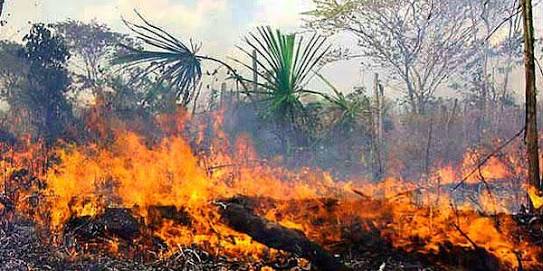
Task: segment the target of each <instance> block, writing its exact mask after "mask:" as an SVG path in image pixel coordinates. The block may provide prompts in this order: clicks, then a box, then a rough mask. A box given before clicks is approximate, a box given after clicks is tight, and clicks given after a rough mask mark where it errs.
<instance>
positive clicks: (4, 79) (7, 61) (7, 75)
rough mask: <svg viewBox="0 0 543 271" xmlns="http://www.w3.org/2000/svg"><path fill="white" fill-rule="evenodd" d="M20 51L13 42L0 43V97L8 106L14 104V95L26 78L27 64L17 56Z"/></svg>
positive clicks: (17, 45)
mask: <svg viewBox="0 0 543 271" xmlns="http://www.w3.org/2000/svg"><path fill="white" fill-rule="evenodd" d="M22 49H23V48H22V46H21V45H20V44H17V43H15V42H10V41H0V63H2V65H0V96H1V97H2V98H3V99H4V100H5V101H6V102H7V103H8V104H12V103H13V102H14V100H13V99H15V98H16V97H15V95H14V94H15V93H16V92H17V89H18V88H19V89H20V88H22V87H23V85H24V83H25V79H26V78H27V74H28V65H27V62H26V61H25V60H24V59H22V58H21V57H20V56H19V53H20V51H21V50H22Z"/></svg>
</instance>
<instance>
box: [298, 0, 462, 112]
mask: <svg viewBox="0 0 543 271" xmlns="http://www.w3.org/2000/svg"><path fill="white" fill-rule="evenodd" d="M468 2H469V1H468ZM314 3H315V5H316V9H315V10H313V11H310V12H307V13H306V14H307V15H309V16H310V19H309V20H308V25H309V27H311V28H314V29H318V30H324V31H325V32H328V33H330V34H333V33H336V32H347V33H351V34H354V36H355V37H356V38H357V40H358V45H359V47H360V49H361V53H360V54H357V55H356V56H361V57H367V58H368V59H370V60H371V61H372V62H373V63H375V64H376V65H378V66H380V67H382V68H384V69H386V70H387V71H389V72H390V74H394V75H397V76H398V77H399V78H397V79H399V80H400V81H401V82H403V84H405V90H406V94H407V95H406V96H407V100H408V102H409V104H410V106H411V109H412V111H413V112H418V113H424V111H425V108H426V105H427V104H428V102H430V101H431V100H432V98H433V97H434V94H435V92H436V90H437V89H438V88H439V87H440V86H441V85H442V83H443V82H444V81H445V80H446V79H447V78H448V77H449V76H451V75H452V74H454V73H455V72H456V71H457V69H458V68H459V67H460V66H461V64H462V63H463V61H465V59H466V58H467V57H466V54H467V53H469V52H468V51H466V50H465V48H466V44H467V43H468V42H469V39H470V33H471V32H470V31H471V30H472V29H471V28H470V24H469V20H468V17H467V16H466V12H467V10H468V9H469V7H467V5H465V3H464V1H452V2H451V1H447V0H397V1H382V0H373V1H349V0H343V1H337V0H314Z"/></svg>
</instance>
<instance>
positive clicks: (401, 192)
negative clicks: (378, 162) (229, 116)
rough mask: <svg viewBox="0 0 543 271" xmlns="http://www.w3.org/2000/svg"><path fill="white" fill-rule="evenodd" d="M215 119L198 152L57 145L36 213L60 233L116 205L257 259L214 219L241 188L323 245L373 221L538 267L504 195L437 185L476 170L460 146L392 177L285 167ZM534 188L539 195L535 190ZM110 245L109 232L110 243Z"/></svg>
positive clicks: (427, 248) (262, 251)
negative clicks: (455, 155) (447, 158)
mask: <svg viewBox="0 0 543 271" xmlns="http://www.w3.org/2000/svg"><path fill="white" fill-rule="evenodd" d="M220 122H221V121H220V119H219V120H216V122H213V124H212V126H213V129H214V130H215V133H214V135H215V141H214V142H213V143H212V144H211V147H210V148H209V150H210V151H209V152H207V153H204V154H200V153H199V152H198V151H196V150H195V148H194V146H191V144H190V143H189V141H187V140H185V138H184V137H183V136H180V135H178V134H176V133H172V135H170V136H166V137H164V138H163V139H162V140H161V141H160V142H158V143H152V144H151V143H149V142H146V141H145V139H144V138H143V137H141V136H139V135H138V134H136V133H134V132H130V131H128V130H120V131H117V132H116V136H115V139H114V140H113V141H112V142H111V144H109V145H107V146H106V145H104V144H102V145H93V144H89V145H85V146H81V145H71V146H67V147H66V146H65V147H63V148H59V149H58V150H57V151H56V153H57V155H58V158H59V161H60V163H58V164H56V165H54V166H53V167H51V168H50V169H49V170H48V171H47V172H46V173H44V176H45V179H46V183H47V186H46V187H47V188H46V193H45V194H46V195H47V196H46V201H47V207H48V209H47V210H46V211H42V212H47V214H48V215H47V216H46V217H48V221H40V222H41V223H44V224H47V225H49V226H50V227H51V229H52V230H53V231H55V232H58V233H61V232H62V229H63V227H64V225H65V224H66V222H67V221H68V220H69V219H71V218H73V217H83V216H96V215H99V214H101V213H103V212H104V210H105V209H106V208H111V207H122V208H129V209H130V210H133V211H134V212H135V213H136V214H137V215H138V216H139V217H141V218H142V219H143V221H144V222H145V224H147V225H152V227H150V228H151V229H152V230H153V233H152V234H153V235H154V236H157V237H159V238H160V239H162V240H164V242H165V243H166V244H167V245H168V247H169V248H172V249H174V248H177V247H179V246H193V245H197V246H199V247H201V248H203V249H206V250H207V251H209V252H211V253H216V254H220V255H224V254H226V255H230V256H235V257H242V256H243V257H253V258H259V257H263V255H270V254H274V253H276V251H273V250H270V249H267V248H266V246H264V245H262V244H259V243H257V242H255V241H253V240H251V237H249V236H247V235H245V234H243V233H239V232H236V231H234V230H232V229H230V228H229V227H228V226H226V225H224V224H223V223H222V222H221V215H220V214H219V212H218V208H217V204H216V203H217V202H218V201H221V200H224V199H229V198H232V197H235V196H238V195H243V196H245V197H250V198H254V199H256V200H257V202H258V204H257V208H256V210H255V211H256V212H257V214H258V215H260V216H262V217H264V218H266V219H268V220H271V221H274V222H277V223H279V224H281V225H283V226H285V227H288V228H293V229H297V230H300V231H302V232H303V233H305V234H306V235H307V236H308V237H309V238H310V239H312V240H314V241H316V242H318V243H320V244H321V245H323V246H325V247H327V248H331V247H332V246H333V244H335V243H338V242H341V241H344V240H345V239H346V238H348V237H347V236H346V235H345V229H346V228H349V227H352V226H353V225H366V227H367V228H366V229H364V228H362V229H360V230H371V229H377V230H378V232H379V234H380V236H381V237H382V238H384V239H385V240H388V241H390V242H391V244H392V245H393V246H394V247H396V248H398V249H402V250H405V251H407V252H417V253H422V254H432V253H434V254H435V253H439V251H440V250H441V249H443V247H444V246H445V245H446V243H451V244H454V245H456V246H460V247H466V248H469V247H473V246H478V247H481V248H484V249H486V250H487V251H489V252H490V253H491V254H492V255H494V256H496V257H497V258H498V259H499V260H500V262H501V263H502V264H503V265H504V266H507V267H511V268H513V267H516V266H518V262H519V260H518V259H519V258H518V257H519V256H518V255H520V257H521V259H522V261H523V263H524V267H536V268H538V267H540V263H539V260H540V255H542V251H541V249H540V248H539V247H537V246H533V245H531V244H530V243H529V242H528V241H525V240H521V239H519V238H517V235H516V232H515V231H516V229H517V226H516V224H515V221H513V220H512V219H511V218H510V216H500V214H503V213H504V212H508V210H509V206H510V205H511V202H510V201H512V199H503V198H499V197H497V196H496V195H493V194H491V193H487V192H485V191H482V192H481V193H480V195H479V198H478V199H477V203H478V204H476V205H474V204H473V202H469V201H466V200H461V201H459V200H457V199H455V198H454V197H452V196H451V194H450V193H449V191H448V190H445V188H443V185H445V184H453V183H454V182H455V181H458V180H459V178H461V177H462V176H464V175H465V174H466V173H468V172H469V171H470V170H472V169H473V165H474V163H473V161H474V156H473V155H475V154H474V153H468V154H467V155H466V158H465V159H464V164H463V165H462V166H461V169H459V170H455V169H454V167H452V166H449V165H447V166H444V167H442V168H440V169H437V170H436V171H435V172H433V173H432V174H431V176H429V177H428V178H427V180H426V181H424V182H423V181H417V182H415V181H407V180H401V179H394V178H389V179H386V180H384V181H383V182H380V183H372V182H368V181H364V180H349V181H348V182H340V181H336V180H334V179H333V178H332V177H331V175H330V174H328V173H327V172H323V171H319V170H312V169H301V170H287V169H284V168H281V167H279V166H274V165H272V164H271V163H269V162H266V161H262V160H259V158H258V156H257V155H256V152H255V151H254V150H253V148H252V147H251V143H250V139H249V138H248V137H247V136H240V137H239V138H238V140H237V141H236V143H235V144H234V145H233V146H230V145H229V144H228V140H226V138H227V137H226V136H225V135H224V134H223V133H222V132H220ZM205 129H206V128H205V127H202V128H200V130H199V131H200V132H199V133H198V134H199V136H198V138H200V139H199V140H204V139H203V138H204V137H205V135H204V134H205V133H204V132H202V131H204V130H205ZM478 171H479V172H478V174H479V175H480V176H483V178H484V179H485V181H486V182H492V181H498V180H502V179H507V178H511V176H513V174H512V173H511V171H509V170H508V167H506V166H505V164H504V163H502V162H501V161H500V160H498V159H491V160H490V161H489V163H487V164H486V165H485V166H483V167H481V168H480V169H479V170H478ZM466 182H467V183H468V184H473V183H476V182H479V179H477V181H476V179H475V177H470V178H468V179H467V180H466ZM530 195H531V198H532V201H533V202H534V204H537V205H541V198H540V197H538V196H537V195H535V194H534V193H530ZM159 206H172V207H173V208H175V209H176V210H182V211H183V212H185V213H186V214H188V216H190V223H180V222H179V221H176V220H174V219H163V220H160V221H159V222H158V223H159V224H157V221H155V218H154V214H153V210H154V209H153V208H155V207H159ZM481 214H490V215H481ZM42 216H44V215H43V214H42ZM368 227H369V228H368ZM370 228H371V229H370ZM349 238H352V236H351V237H349ZM118 247H119V244H118V242H117V241H116V240H112V241H111V248H112V249H111V250H112V251H114V252H115V251H118Z"/></svg>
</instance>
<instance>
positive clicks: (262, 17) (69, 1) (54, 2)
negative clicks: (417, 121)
mask: <svg viewBox="0 0 543 271" xmlns="http://www.w3.org/2000/svg"><path fill="white" fill-rule="evenodd" d="M312 7H313V5H312V1H311V0H6V7H5V8H4V10H5V13H6V14H8V16H5V17H4V18H3V19H5V20H7V22H8V24H7V26H5V27H3V28H1V29H0V39H1V38H9V39H14V40H20V38H21V37H22V35H24V33H25V32H26V31H27V30H28V29H29V26H30V24H29V23H35V22H45V23H50V22H57V21H62V20H66V19H68V18H71V19H77V20H82V21H87V22H88V21H91V20H97V21H99V22H102V23H106V24H108V25H110V26H111V27H112V28H113V29H114V30H115V31H119V32H127V31H128V30H127V29H126V27H125V26H124V25H123V23H122V21H121V16H123V17H125V18H127V19H129V20H130V19H134V12H133V10H134V9H137V10H138V11H139V12H140V13H142V14H143V15H144V16H145V17H146V18H147V19H149V20H151V21H152V22H154V23H155V24H157V25H160V26H162V27H164V28H165V29H166V30H167V31H168V32H170V33H173V34H175V35H176V36H179V37H180V38H181V39H184V40H188V39H193V40H194V41H197V42H202V44H203V48H202V52H203V53H204V54H207V55H212V56H215V57H220V58H223V59H228V58H229V57H234V58H235V57H237V56H239V54H240V52H239V50H238V49H236V45H242V38H243V36H244V35H245V34H246V33H247V32H249V31H251V30H254V29H255V27H256V26H259V25H271V26H274V27H278V28H280V29H282V30H286V31H299V30H300V26H301V25H302V24H303V21H302V18H303V17H302V15H301V13H302V12H304V11H308V10H311V9H312ZM542 11H543V8H542V7H541V6H540V7H535V14H536V21H535V25H536V27H537V28H538V32H539V33H541V32H543V31H542V29H543V20H542V19H541V18H542V16H541V13H542ZM341 42H343V43H345V42H347V43H349V42H350V43H353V44H354V41H353V40H349V38H347V37H342V38H341ZM359 63H360V61H359V60H352V61H347V62H339V63H334V64H332V65H330V66H327V67H326V68H325V70H324V71H323V74H324V75H325V76H326V77H327V78H328V79H329V80H330V81H331V82H332V83H333V84H334V85H335V86H336V87H338V89H341V90H343V91H347V92H348V91H350V90H351V89H352V88H353V86H357V85H361V84H363V85H366V86H370V85H371V78H373V75H372V74H373V71H369V70H368V69H365V68H362V67H361V66H360V64H359ZM399 91H400V90H394V89H393V88H392V90H391V92H393V93H392V95H394V94H396V95H398V94H399ZM394 92H398V93H394Z"/></svg>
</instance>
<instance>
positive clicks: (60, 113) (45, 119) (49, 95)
mask: <svg viewBox="0 0 543 271" xmlns="http://www.w3.org/2000/svg"><path fill="white" fill-rule="evenodd" d="M23 42H24V46H23V48H22V50H21V52H20V56H21V57H22V58H23V59H25V60H26V61H27V62H28V65H29V73H28V87H27V88H24V89H22V90H21V92H20V93H18V94H17V96H18V100H19V101H20V104H21V105H22V106H24V107H25V108H26V109H27V110H29V111H30V112H32V113H33V115H34V118H35V124H36V126H37V129H38V134H41V133H44V134H43V136H44V137H45V139H46V140H47V141H48V142H49V143H53V142H54V140H56V139H57V138H58V137H59V136H60V135H62V134H63V132H64V129H65V125H66V123H67V121H68V119H69V118H70V117H71V104H70V103H69V102H68V100H67V98H66V92H67V91H68V86H69V84H70V77H69V73H68V70H67V68H66V66H67V61H68V59H69V58H70V53H69V52H68V48H67V47H66V45H65V44H64V41H63V40H62V38H60V37H59V36H56V35H54V34H53V33H52V32H51V29H50V28H49V27H47V26H46V25H44V24H41V23H40V24H34V25H33V26H32V28H31V29H30V33H28V34H26V35H25V36H24V38H23Z"/></svg>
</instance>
